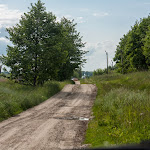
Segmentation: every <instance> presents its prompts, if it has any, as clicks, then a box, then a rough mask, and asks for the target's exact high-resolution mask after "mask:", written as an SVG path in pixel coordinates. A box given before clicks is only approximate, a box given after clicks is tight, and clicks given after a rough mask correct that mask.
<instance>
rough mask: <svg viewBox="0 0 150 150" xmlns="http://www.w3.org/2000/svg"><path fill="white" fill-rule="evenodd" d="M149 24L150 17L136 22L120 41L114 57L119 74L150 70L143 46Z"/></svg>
mask: <svg viewBox="0 0 150 150" xmlns="http://www.w3.org/2000/svg"><path fill="white" fill-rule="evenodd" d="M149 24H150V16H148V17H147V18H143V19H141V20H140V22H138V21H136V23H135V25H134V26H133V27H131V30H129V32H128V33H127V34H126V35H124V36H123V38H121V39H120V42H119V44H118V46H117V49H116V54H115V57H114V61H116V63H117V68H118V71H119V72H122V73H127V72H131V71H136V70H138V71H141V70H147V69H148V66H149V64H148V63H147V61H146V56H147V55H146V53H144V51H143V46H144V44H145V40H146V39H145V37H146V35H147V31H148V28H149ZM144 39H145V40H144ZM145 51H146V50H145Z"/></svg>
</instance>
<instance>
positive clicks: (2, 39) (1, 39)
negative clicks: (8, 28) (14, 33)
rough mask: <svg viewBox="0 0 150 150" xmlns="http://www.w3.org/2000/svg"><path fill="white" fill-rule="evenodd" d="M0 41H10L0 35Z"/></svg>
mask: <svg viewBox="0 0 150 150" xmlns="http://www.w3.org/2000/svg"><path fill="white" fill-rule="evenodd" d="M0 42H5V43H9V42H10V41H9V40H8V39H6V38H5V37H0Z"/></svg>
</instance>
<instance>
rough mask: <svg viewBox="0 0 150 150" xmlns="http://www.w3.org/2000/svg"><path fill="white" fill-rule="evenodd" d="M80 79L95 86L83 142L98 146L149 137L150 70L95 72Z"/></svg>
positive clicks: (125, 142)
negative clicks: (89, 120)
mask: <svg viewBox="0 0 150 150" xmlns="http://www.w3.org/2000/svg"><path fill="white" fill-rule="evenodd" d="M82 83H90V84H96V86H97V87H98V93H97V98H96V101H95V103H94V106H93V115H94V119H93V120H91V122H90V123H89V126H88V129H87V133H86V139H85V143H88V144H92V147H99V146H112V145H120V144H127V143H139V142H141V141H142V140H147V139H150V132H149V131H150V119H149V116H150V72H137V73H130V74H126V75H120V74H110V75H101V76H94V77H91V78H89V79H85V80H82Z"/></svg>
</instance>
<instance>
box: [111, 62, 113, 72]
mask: <svg viewBox="0 0 150 150" xmlns="http://www.w3.org/2000/svg"><path fill="white" fill-rule="evenodd" d="M111 62H112V70H113V60H111Z"/></svg>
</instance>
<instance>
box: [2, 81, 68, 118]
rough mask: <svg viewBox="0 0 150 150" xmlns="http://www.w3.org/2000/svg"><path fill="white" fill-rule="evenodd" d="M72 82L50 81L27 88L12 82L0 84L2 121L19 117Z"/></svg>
mask: <svg viewBox="0 0 150 150" xmlns="http://www.w3.org/2000/svg"><path fill="white" fill-rule="evenodd" d="M68 83H71V81H65V82H56V81H48V82H46V83H45V84H44V85H43V86H37V87H33V86H26V85H21V84H18V83H14V82H12V81H9V80H7V81H5V82H0V121H2V120H5V119H7V118H9V117H11V116H14V115H17V114H19V113H21V112H22V111H25V110H27V109H28V108H31V107H33V106H35V105H38V104H40V103H41V102H43V101H45V100H47V99H48V98H49V97H51V96H53V95H54V94H56V93H58V92H59V91H60V90H61V89H62V88H63V87H64V86H65V85H66V84H68Z"/></svg>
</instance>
